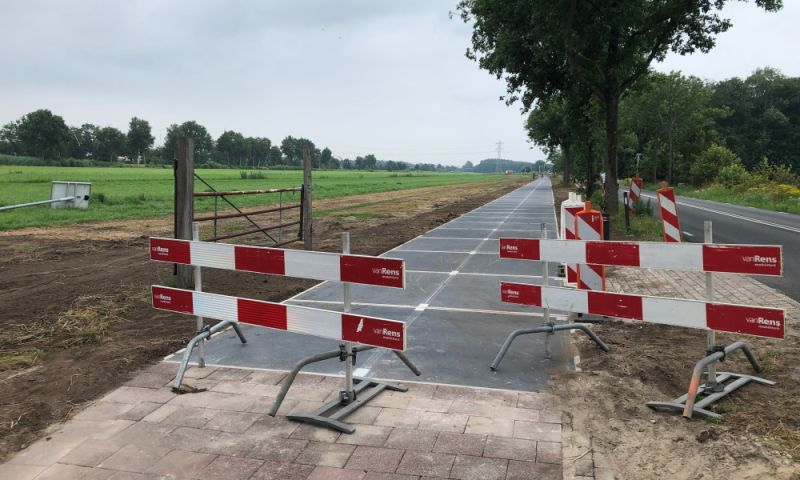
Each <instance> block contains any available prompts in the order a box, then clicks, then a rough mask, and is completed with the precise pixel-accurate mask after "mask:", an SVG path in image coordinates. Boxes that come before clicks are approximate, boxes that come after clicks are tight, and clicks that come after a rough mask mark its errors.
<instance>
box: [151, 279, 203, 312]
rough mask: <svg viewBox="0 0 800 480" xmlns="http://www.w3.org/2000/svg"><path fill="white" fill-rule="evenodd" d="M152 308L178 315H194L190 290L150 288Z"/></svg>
mask: <svg viewBox="0 0 800 480" xmlns="http://www.w3.org/2000/svg"><path fill="white" fill-rule="evenodd" d="M151 292H152V295H153V307H155V308H158V309H161V310H170V311H172V312H179V313H194V301H193V299H192V291H191V290H175V289H172V288H164V287H156V286H153V287H151Z"/></svg>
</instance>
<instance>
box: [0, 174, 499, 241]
mask: <svg viewBox="0 0 800 480" xmlns="http://www.w3.org/2000/svg"><path fill="white" fill-rule="evenodd" d="M197 173H198V175H200V176H201V177H202V178H204V179H205V180H206V181H208V182H209V183H210V184H211V185H212V186H213V187H214V188H215V189H217V190H255V189H263V188H283V187H293V186H299V185H300V184H301V183H302V172H301V171H296V170H275V171H272V170H260V171H259V173H263V175H264V178H256V179H242V178H241V175H240V172H239V171H238V170H197ZM53 180H68V181H83V182H91V183H92V198H91V200H90V204H89V208H88V209H87V210H76V209H59V210H54V209H51V208H49V207H48V206H35V207H28V208H21V209H17V210H10V211H6V212H0V230H10V229H15V228H21V227H34V226H44V225H63V224H72V223H82V222H90V221H96V220H114V219H125V218H142V217H157V216H165V215H171V214H172V197H173V192H172V190H173V185H172V182H173V180H172V169H171V168H165V169H157V168H93V167H87V168H68V167H27V166H9V165H4V166H2V167H0V206H2V205H14V204H18V203H25V202H31V201H35V200H45V199H48V198H50V182H51V181H53ZM498 181H511V179H510V178H509V177H505V176H497V175H481V174H473V173H432V172H425V173H406V172H399V173H389V172H362V171H325V170H322V171H315V172H314V198H315V199H324V198H334V197H343V196H349V195H359V194H364V193H375V192H386V191H392V190H402V189H408V188H421V187H431V186H437V185H452V184H459V183H473V182H498ZM195 189H196V190H197V191H205V190H207V189H206V188H205V186H204V185H202V184H201V183H200V182H195ZM289 195H290V196H289V197H287V198H288V200H289V201H291V200H292V199H294V200H299V194H289ZM291 195H294V197H292V196H291ZM277 201H278V197H277V195H252V196H240V197H235V203H236V204H237V205H239V206H245V207H247V206H256V205H269V204H271V203H277ZM220 205H222V202H220ZM213 208H214V203H213V199H211V198H202V199H197V200H196V202H195V209H196V210H197V211H209V210H213Z"/></svg>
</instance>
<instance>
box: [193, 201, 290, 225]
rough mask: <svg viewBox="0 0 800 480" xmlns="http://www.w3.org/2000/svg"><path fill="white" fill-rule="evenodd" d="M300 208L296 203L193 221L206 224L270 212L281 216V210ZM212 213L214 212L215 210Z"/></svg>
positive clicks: (196, 218) (195, 218)
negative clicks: (210, 221) (212, 221)
mask: <svg viewBox="0 0 800 480" xmlns="http://www.w3.org/2000/svg"><path fill="white" fill-rule="evenodd" d="M215 201H216V200H215ZM300 207H301V205H300V204H299V203H297V204H295V205H287V206H285V207H274V208H267V209H264V210H253V211H244V213H225V214H222V215H216V214H215V215H211V216H205V217H194V221H195V222H207V221H209V220H217V219H219V220H224V219H226V218H241V217H244V216H246V215H261V214H262V213H272V212H281V214H282V213H283V210H293V209H295V208H300ZM214 211H216V208H215V210H214ZM279 220H280V219H279Z"/></svg>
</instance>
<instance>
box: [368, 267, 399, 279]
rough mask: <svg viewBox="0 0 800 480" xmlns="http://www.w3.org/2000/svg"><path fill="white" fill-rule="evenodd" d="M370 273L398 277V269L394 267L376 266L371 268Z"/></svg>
mask: <svg viewBox="0 0 800 480" xmlns="http://www.w3.org/2000/svg"><path fill="white" fill-rule="evenodd" d="M372 273H374V274H375V275H381V276H384V277H399V276H400V270H398V269H396V268H386V267H376V268H373V269H372Z"/></svg>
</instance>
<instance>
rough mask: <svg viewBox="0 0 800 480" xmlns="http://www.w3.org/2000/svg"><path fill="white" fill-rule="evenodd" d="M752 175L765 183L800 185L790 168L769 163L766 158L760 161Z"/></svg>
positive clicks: (799, 180)
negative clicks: (760, 178)
mask: <svg viewBox="0 0 800 480" xmlns="http://www.w3.org/2000/svg"><path fill="white" fill-rule="evenodd" d="M753 173H754V174H756V175H758V176H759V177H762V178H763V179H764V180H765V181H767V182H773V183H779V184H785V185H800V179H798V177H797V175H796V174H795V173H794V172H792V169H791V167H789V166H788V165H776V164H774V163H770V161H769V160H768V159H767V157H764V158H762V159H761V161H760V162H759V163H758V165H756V167H755V168H754V169H753Z"/></svg>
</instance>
